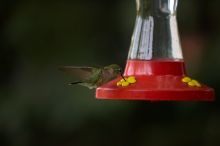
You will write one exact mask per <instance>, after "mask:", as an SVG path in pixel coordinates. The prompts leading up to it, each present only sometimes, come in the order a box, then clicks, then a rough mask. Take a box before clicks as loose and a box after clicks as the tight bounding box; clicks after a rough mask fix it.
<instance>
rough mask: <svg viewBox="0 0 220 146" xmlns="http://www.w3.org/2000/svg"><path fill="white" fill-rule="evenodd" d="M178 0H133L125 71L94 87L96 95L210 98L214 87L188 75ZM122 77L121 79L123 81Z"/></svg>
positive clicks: (177, 98) (199, 99)
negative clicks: (134, 10)
mask: <svg viewBox="0 0 220 146" xmlns="http://www.w3.org/2000/svg"><path fill="white" fill-rule="evenodd" d="M177 3H178V0H136V5H137V17H136V24H135V28H134V32H133V36H132V40H131V45H130V50H129V54H128V60H127V64H126V67H125V71H124V76H125V77H127V78H126V79H122V78H121V77H118V78H117V79H115V80H112V81H110V82H108V83H106V84H104V85H102V86H101V87H99V88H97V89H96V98H97V99H117V100H118V99H119V100H149V101H162V100H167V101H212V100H214V90H213V89H212V88H210V87H208V86H206V85H204V84H201V83H199V82H198V81H196V80H194V79H191V78H190V77H188V76H187V74H186V70H185V65H184V60H183V56H182V50H181V45H180V41H179V34H178V27H177V21H176V8H177ZM123 80H124V81H123Z"/></svg>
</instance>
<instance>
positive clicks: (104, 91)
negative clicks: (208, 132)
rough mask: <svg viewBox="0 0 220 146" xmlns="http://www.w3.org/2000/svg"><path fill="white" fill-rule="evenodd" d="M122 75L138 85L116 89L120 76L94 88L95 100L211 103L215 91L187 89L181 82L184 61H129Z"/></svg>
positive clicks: (203, 87)
mask: <svg viewBox="0 0 220 146" xmlns="http://www.w3.org/2000/svg"><path fill="white" fill-rule="evenodd" d="M124 75H125V76H135V78H136V80H137V82H136V83H135V84H130V85H129V86H127V87H122V86H117V82H118V81H120V80H121V77H118V78H117V79H115V80H113V81H110V82H109V83H107V84H105V85H103V86H101V87H99V88H97V90H96V98H97V99H117V100H149V101H162V100H167V101H171V100H173V101H181V100H182V101H213V100H214V90H213V89H212V88H209V87H207V86H205V85H203V84H202V86H201V87H190V86H188V84H187V83H183V82H182V78H183V77H184V76H186V75H185V67H184V62H183V61H179V60H178V61H174V60H171V61H170V60H162V61H161V60H160V61H158V60H157V61H140V60H128V62H127V66H126V69H125V73H124Z"/></svg>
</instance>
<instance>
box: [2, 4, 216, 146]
mask: <svg viewBox="0 0 220 146" xmlns="http://www.w3.org/2000/svg"><path fill="white" fill-rule="evenodd" d="M219 6H220V1H219V0H210V1H208V0H181V1H179V9H178V22H179V30H180V36H181V40H182V46H183V53H184V56H185V63H186V65H187V71H188V74H189V75H190V76H192V77H193V78H196V79H198V80H199V81H201V82H204V83H206V84H208V85H210V86H212V87H214V88H215V90H216V98H217V99H216V101H215V102H158V103H157V102H156V103H151V102H143V101H102V100H96V99H95V97H94V96H95V91H94V90H88V89H86V88H84V87H78V86H74V87H70V86H67V85H66V83H68V82H69V81H72V80H71V79H72V78H71V77H69V76H66V75H64V74H63V73H61V72H59V71H58V70H57V67H58V66H60V65H91V66H93V65H95V66H97V65H107V64H111V63H118V64H120V65H121V66H125V62H126V58H127V53H128V48H129V45H130V38H131V35H132V32H133V27H134V20H135V1H134V0H129V1H128V0H111V1H103V0H84V1H81V0H72V1H68V0H62V1H61V0H58V1H52V0H38V1H34V0H29V1H25V0H1V1H0V65H1V67H0V145H1V146H20V145H21V146H39V145H40V146H87V145H89V146H113V145H114V146H186V145H187V146H195V145H197V146H198V145H199V146H219V145H220V102H219V100H218V96H219V94H220V57H219V56H220V35H219V34H220V27H219V26H220V16H219V14H220V9H219Z"/></svg>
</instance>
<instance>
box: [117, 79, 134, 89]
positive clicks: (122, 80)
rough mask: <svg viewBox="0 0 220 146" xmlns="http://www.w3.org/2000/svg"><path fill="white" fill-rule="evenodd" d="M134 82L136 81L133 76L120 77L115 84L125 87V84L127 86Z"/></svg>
mask: <svg viewBox="0 0 220 146" xmlns="http://www.w3.org/2000/svg"><path fill="white" fill-rule="evenodd" d="M136 82H137V81H136V79H135V77H134V76H130V77H128V78H124V79H121V80H120V81H119V82H117V86H122V87H126V86H129V85H130V84H134V83H136Z"/></svg>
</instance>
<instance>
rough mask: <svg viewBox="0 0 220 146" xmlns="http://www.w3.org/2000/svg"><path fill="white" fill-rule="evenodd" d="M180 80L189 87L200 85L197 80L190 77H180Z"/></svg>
mask: <svg viewBox="0 0 220 146" xmlns="http://www.w3.org/2000/svg"><path fill="white" fill-rule="evenodd" d="M182 82H183V83H187V84H188V86H190V87H201V86H202V85H201V84H200V83H199V82H198V81H197V80H194V79H191V78H190V77H184V78H182Z"/></svg>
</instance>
